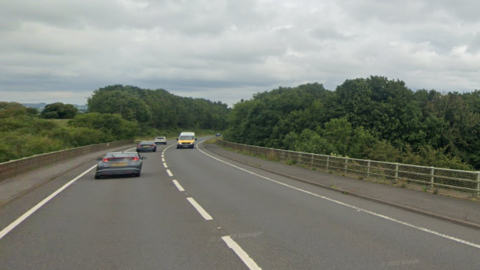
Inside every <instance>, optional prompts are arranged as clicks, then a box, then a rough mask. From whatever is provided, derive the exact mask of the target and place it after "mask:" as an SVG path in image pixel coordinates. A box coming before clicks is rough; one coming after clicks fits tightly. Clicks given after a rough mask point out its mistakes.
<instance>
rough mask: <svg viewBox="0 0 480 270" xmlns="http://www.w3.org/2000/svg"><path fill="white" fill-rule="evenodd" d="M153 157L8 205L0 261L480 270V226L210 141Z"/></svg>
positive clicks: (17, 264)
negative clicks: (128, 172) (225, 152)
mask: <svg viewBox="0 0 480 270" xmlns="http://www.w3.org/2000/svg"><path fill="white" fill-rule="evenodd" d="M200 141H201V140H199V142H200ZM172 146H173V147H172ZM142 155H144V156H146V157H147V158H148V159H147V160H144V165H143V171H142V176H141V177H140V178H135V177H116V178H109V179H102V180H94V167H92V166H94V165H95V163H91V164H87V165H86V166H83V167H80V168H78V169H75V170H73V171H72V172H70V173H69V174H67V175H64V176H62V177H61V178H59V179H57V180H55V181H52V182H49V183H47V184H45V185H44V186H42V187H40V188H38V189H36V190H35V191H33V192H30V193H28V194H25V195H24V196H22V197H20V198H17V199H15V200H14V201H12V202H10V203H8V204H7V205H5V206H3V207H2V208H0V269H2V270H3V269H15V270H16V269H437V270H438V269H475V270H478V269H480V233H479V231H478V230H475V229H472V228H467V227H462V226H460V225H456V224H452V223H448V222H445V221H441V220H437V219H434V218H430V217H426V216H422V215H419V214H415V213H411V212H408V211H404V210H401V209H397V208H394V207H389V206H386V205H382V204H378V203H375V202H371V201H367V200H363V199H360V198H356V197H352V196H348V195H342V194H340V193H337V192H333V191H331V190H325V189H322V188H319V187H316V186H312V185H309V184H305V183H301V182H297V181H294V180H291V179H288V178H285V177H281V176H278V175H275V174H271V173H268V172H265V171H262V170H261V169H260V168H255V167H250V166H246V165H242V164H239V163H236V162H234V161H231V160H228V159H223V158H220V157H218V156H216V155H215V154H213V153H211V152H208V151H206V150H205V149H203V148H202V147H201V143H200V145H199V146H198V147H197V148H196V149H175V147H174V144H173V142H169V144H168V145H166V146H159V147H158V150H157V152H156V153H143V154H142ZM89 169H91V170H90V171H87V170H89ZM65 185H68V186H65ZM62 187H63V189H62V190H59V189H60V188H62ZM54 192H56V193H54ZM50 195H51V196H50ZM49 196H50V197H49ZM407 199H408V198H407Z"/></svg>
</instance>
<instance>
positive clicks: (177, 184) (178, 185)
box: [172, 180, 185, 192]
mask: <svg viewBox="0 0 480 270" xmlns="http://www.w3.org/2000/svg"><path fill="white" fill-rule="evenodd" d="M172 181H173V183H174V184H175V186H176V187H177V188H178V190H179V191H182V192H183V191H185V189H183V187H182V185H180V183H178V181H177V180H172Z"/></svg>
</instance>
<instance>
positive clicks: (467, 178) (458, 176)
mask: <svg viewBox="0 0 480 270" xmlns="http://www.w3.org/2000/svg"><path fill="white" fill-rule="evenodd" d="M217 143H218V144H219V145H221V146H224V147H227V148H231V149H234V150H238V151H246V152H249V153H253V154H255V155H259V156H264V157H267V158H268V159H270V160H279V161H283V162H285V163H286V164H290V165H293V164H295V165H300V166H307V167H309V168H312V169H319V170H323V171H325V172H329V173H333V172H336V173H341V174H345V175H346V174H351V175H357V176H359V177H361V178H362V179H363V178H375V179H377V180H379V181H380V182H381V181H385V182H386V181H389V182H390V183H393V184H398V185H400V186H402V185H407V184H410V183H415V184H418V185H420V186H421V187H423V188H428V189H429V190H430V189H433V190H435V189H438V188H443V189H445V188H446V189H454V190H459V191H465V192H469V193H470V192H471V193H473V195H475V196H478V195H480V172H477V171H463V170H451V169H445V168H436V167H426V166H417V165H409V164H401V163H391V162H382V161H374V160H364V159H354V158H345V157H337V156H329V155H320V154H312V153H303V152H294V151H288V150H280V149H273V148H266V147H259V146H252V145H245V144H238V143H232V142H227V141H224V140H218V141H217Z"/></svg>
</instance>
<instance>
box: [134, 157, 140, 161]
mask: <svg viewBox="0 0 480 270" xmlns="http://www.w3.org/2000/svg"><path fill="white" fill-rule="evenodd" d="M132 160H133V161H139V160H140V158H138V157H134V158H133V159H132Z"/></svg>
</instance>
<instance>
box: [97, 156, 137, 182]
mask: <svg viewBox="0 0 480 270" xmlns="http://www.w3.org/2000/svg"><path fill="white" fill-rule="evenodd" d="M144 159H146V157H142V156H140V155H139V154H138V153H136V152H110V153H107V154H106V155H105V156H104V157H103V158H99V159H98V164H97V170H96V171H95V179H100V178H102V177H104V176H115V175H131V176H136V177H139V176H140V174H141V173H142V163H143V160H144Z"/></svg>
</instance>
